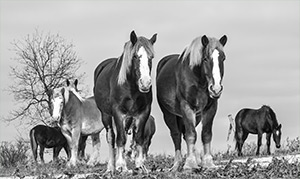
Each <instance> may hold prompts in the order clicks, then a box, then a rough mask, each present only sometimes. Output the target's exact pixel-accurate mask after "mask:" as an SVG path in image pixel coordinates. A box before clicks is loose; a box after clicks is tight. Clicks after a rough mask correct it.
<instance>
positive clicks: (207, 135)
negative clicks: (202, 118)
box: [201, 131, 212, 144]
mask: <svg viewBox="0 0 300 179" xmlns="http://www.w3.org/2000/svg"><path fill="white" fill-rule="evenodd" d="M201 139H202V142H203V143H204V144H206V143H209V142H211V139H212V132H211V131H202V134H201Z"/></svg>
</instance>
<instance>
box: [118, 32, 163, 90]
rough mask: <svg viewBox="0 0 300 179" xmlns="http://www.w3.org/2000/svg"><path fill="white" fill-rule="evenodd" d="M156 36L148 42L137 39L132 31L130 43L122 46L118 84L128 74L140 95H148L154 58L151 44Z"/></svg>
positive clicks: (142, 38) (145, 39)
mask: <svg viewBox="0 0 300 179" xmlns="http://www.w3.org/2000/svg"><path fill="white" fill-rule="evenodd" d="M156 36H157V34H154V35H153V36H152V37H151V38H150V40H149V39H147V38H145V37H137V35H136V34H135V32H134V31H132V32H131V34H130V41H129V42H127V43H126V44H125V46H124V52H123V55H122V57H123V59H122V65H121V69H120V73H119V78H118V84H123V83H124V82H125V80H128V79H127V76H128V74H129V75H130V76H131V77H132V78H131V79H133V80H135V83H136V84H137V86H138V89H139V91H140V92H142V93H148V92H149V91H150V88H151V86H152V83H151V68H152V59H153V58H154V50H153V44H154V43H155V42H156Z"/></svg>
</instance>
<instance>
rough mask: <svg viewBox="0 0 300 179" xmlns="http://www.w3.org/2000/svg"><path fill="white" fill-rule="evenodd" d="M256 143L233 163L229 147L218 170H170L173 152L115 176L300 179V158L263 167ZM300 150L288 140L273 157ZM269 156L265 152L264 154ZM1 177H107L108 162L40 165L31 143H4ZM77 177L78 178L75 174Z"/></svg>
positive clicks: (0, 154)
mask: <svg viewBox="0 0 300 179" xmlns="http://www.w3.org/2000/svg"><path fill="white" fill-rule="evenodd" d="M255 149H256V146H255V144H254V143H250V144H246V145H245V147H244V150H243V151H244V154H245V155H246V156H245V157H246V158H248V160H247V162H245V163H238V162H232V161H233V159H236V158H237V157H236V153H235V152H234V151H231V150H228V151H225V152H218V153H216V154H215V155H214V160H215V163H216V164H217V165H219V166H220V167H218V168H216V169H205V168H199V169H197V170H194V171H193V172H188V173H187V172H184V171H181V172H173V173H171V172H168V168H170V167H171V165H172V162H173V157H172V156H170V155H157V156H153V155H150V156H149V158H148V160H147V163H146V165H147V167H148V169H149V170H150V172H149V174H141V173H138V172H136V171H135V170H134V168H133V166H134V165H133V163H132V162H131V161H128V167H129V168H130V169H132V170H133V173H130V174H116V175H114V177H113V178H120V179H125V178H164V179H175V178H256V179H257V178H300V161H298V162H296V163H290V162H288V161H287V160H286V159H283V158H281V159H278V158H276V157H273V159H272V162H271V163H270V164H269V165H268V166H267V167H263V166H260V165H259V164H256V165H253V162H252V161H251V159H252V158H254V157H255V156H254V154H255ZM299 153H300V140H299V138H296V139H292V140H290V139H286V140H285V141H284V142H283V146H282V148H281V149H280V150H276V151H275V153H274V154H273V156H281V155H287V154H299ZM262 155H263V156H264V155H265V154H264V153H263V154H262ZM0 164H1V168H0V177H1V176H6V177H7V176H17V177H20V178H22V177H24V176H37V177H36V178H105V177H103V174H104V172H105V170H106V164H101V165H97V166H94V167H89V166H87V165H85V164H82V165H79V166H78V167H76V168H66V167H65V165H66V160H65V159H62V158H61V159H60V160H59V161H58V162H57V163H52V162H50V163H46V164H44V165H42V164H39V165H38V166H36V165H35V164H34V162H33V161H32V157H31V152H30V150H29V145H28V143H26V142H24V141H22V140H19V141H17V142H16V143H15V144H13V143H1V146H0ZM74 176H76V177H74Z"/></svg>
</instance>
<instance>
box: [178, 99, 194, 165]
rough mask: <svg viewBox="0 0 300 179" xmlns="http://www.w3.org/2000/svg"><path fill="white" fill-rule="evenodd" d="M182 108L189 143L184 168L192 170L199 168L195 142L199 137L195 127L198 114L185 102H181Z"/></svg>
mask: <svg viewBox="0 0 300 179" xmlns="http://www.w3.org/2000/svg"><path fill="white" fill-rule="evenodd" d="M181 109H182V114H183V123H184V127H185V141H186V145H187V157H186V160H185V164H184V166H183V169H184V170H191V169H195V168H198V164H197V160H196V154H195V143H196V139H197V132H196V129H195V127H196V114H195V112H194V111H193V110H192V109H191V108H190V107H189V106H188V105H187V104H186V103H185V102H182V103H181Z"/></svg>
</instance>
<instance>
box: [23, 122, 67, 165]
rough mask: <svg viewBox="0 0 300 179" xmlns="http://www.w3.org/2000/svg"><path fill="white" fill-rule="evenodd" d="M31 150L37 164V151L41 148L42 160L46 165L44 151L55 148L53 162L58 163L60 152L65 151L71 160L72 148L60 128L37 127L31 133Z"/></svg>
mask: <svg viewBox="0 0 300 179" xmlns="http://www.w3.org/2000/svg"><path fill="white" fill-rule="evenodd" d="M29 138H30V144H31V150H32V154H33V158H34V160H35V162H37V150H38V146H40V152H39V155H40V158H41V162H42V163H44V162H45V161H44V149H45V148H53V161H57V159H58V155H59V152H60V151H61V149H62V148H64V149H65V151H66V154H67V156H68V158H70V148H69V145H68V143H67V140H66V138H65V137H64V135H63V134H62V133H61V131H60V128H59V127H50V126H45V125H37V126H35V127H33V128H32V129H31V130H30V132H29Z"/></svg>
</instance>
